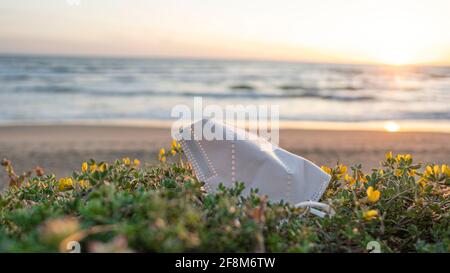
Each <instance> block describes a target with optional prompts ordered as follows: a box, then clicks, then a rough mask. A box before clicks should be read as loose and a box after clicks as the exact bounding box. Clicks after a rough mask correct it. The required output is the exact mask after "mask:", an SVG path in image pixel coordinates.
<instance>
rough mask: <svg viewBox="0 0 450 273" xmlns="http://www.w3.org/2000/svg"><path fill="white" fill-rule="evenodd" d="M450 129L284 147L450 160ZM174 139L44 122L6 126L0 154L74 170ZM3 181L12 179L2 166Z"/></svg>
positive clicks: (303, 135) (347, 160)
mask: <svg viewBox="0 0 450 273" xmlns="http://www.w3.org/2000/svg"><path fill="white" fill-rule="evenodd" d="M449 144H450V134H448V133H425V132H417V133H414V132H396V133H388V132H373V131H332V130H301V129H284V130H281V131H280V145H281V147H283V148H285V149H287V150H289V151H291V152H293V153H296V154H298V155H301V156H303V157H305V158H308V159H310V160H312V161H313V162H315V163H317V164H318V165H333V164H335V163H336V162H337V161H340V162H342V163H344V164H355V163H362V164H363V166H364V168H365V169H366V170H367V169H370V168H372V167H376V166H378V162H379V161H380V160H381V159H382V158H383V157H384V154H385V153H386V151H389V150H392V151H394V152H395V153H411V154H412V155H413V156H414V158H415V159H416V160H418V161H422V162H435V163H447V164H448V163H450V145H449ZM169 145H170V131H169V129H167V128H148V127H124V126H91V125H45V126H44V125H42V126H0V157H1V158H8V159H10V160H12V161H13V164H14V166H15V169H16V171H17V172H22V171H25V170H27V169H29V168H32V167H34V166H41V167H43V168H44V169H45V170H46V171H47V172H53V173H55V174H56V175H57V176H63V175H68V174H70V173H71V171H72V170H74V169H78V168H79V167H80V165H81V163H82V162H83V161H86V160H88V159H89V158H95V159H96V160H97V161H101V160H103V161H109V162H111V161H113V160H115V159H118V158H122V157H124V156H129V157H132V158H139V159H140V160H142V161H143V162H145V163H148V164H151V163H155V162H156V160H155V158H156V153H157V151H158V149H159V148H160V147H167V146H169ZM1 173H2V176H1V179H2V182H0V188H1V184H2V183H3V184H4V182H5V181H6V177H5V172H4V171H3V170H2V172H1Z"/></svg>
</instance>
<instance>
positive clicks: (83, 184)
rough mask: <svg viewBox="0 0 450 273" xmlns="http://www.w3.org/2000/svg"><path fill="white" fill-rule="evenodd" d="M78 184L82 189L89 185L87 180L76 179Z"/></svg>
mask: <svg viewBox="0 0 450 273" xmlns="http://www.w3.org/2000/svg"><path fill="white" fill-rule="evenodd" d="M78 185H80V187H82V188H83V189H87V188H89V187H90V186H91V185H90V184H89V181H87V180H83V179H82V180H78Z"/></svg>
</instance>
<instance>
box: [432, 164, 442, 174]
mask: <svg viewBox="0 0 450 273" xmlns="http://www.w3.org/2000/svg"><path fill="white" fill-rule="evenodd" d="M433 171H434V175H436V176H437V175H439V173H440V172H441V169H440V168H439V165H434V167H433Z"/></svg>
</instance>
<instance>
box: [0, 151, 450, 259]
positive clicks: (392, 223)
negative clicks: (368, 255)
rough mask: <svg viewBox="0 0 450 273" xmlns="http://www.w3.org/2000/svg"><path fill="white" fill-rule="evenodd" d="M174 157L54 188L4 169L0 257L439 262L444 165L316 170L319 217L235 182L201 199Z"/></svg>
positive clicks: (445, 225) (447, 177)
mask: <svg viewBox="0 0 450 273" xmlns="http://www.w3.org/2000/svg"><path fill="white" fill-rule="evenodd" d="M180 153H181V150H180V149H179V146H177V145H176V144H173V145H172V149H171V150H170V153H166V152H165V151H164V150H161V152H160V154H159V159H160V161H161V163H162V164H161V165H160V166H158V167H151V168H150V167H147V168H144V167H142V168H141V167H140V166H139V165H140V162H139V161H138V160H135V161H134V162H132V161H131V160H130V159H128V158H125V159H123V160H121V161H116V162H115V163H114V164H112V165H108V164H106V163H103V162H101V163H96V162H94V161H93V160H91V161H90V162H86V163H83V165H82V168H81V171H78V172H74V174H73V176H72V177H67V178H61V179H57V178H56V177H55V176H54V175H45V174H44V172H43V170H42V169H40V168H37V169H36V170H35V173H36V175H34V176H33V175H32V174H31V173H27V174H24V175H22V176H17V175H16V174H15V173H14V170H13V168H12V165H11V163H10V162H9V161H7V160H4V161H3V165H4V166H5V168H6V170H7V171H8V174H9V176H10V180H11V181H10V187H9V189H8V190H7V191H6V192H5V193H3V194H2V195H1V196H0V252H57V251H61V252H66V251H68V249H69V248H70V247H71V245H70V242H71V241H77V242H80V243H81V251H83V252H84V251H90V252H105V251H107V252H113V251H118V252H144V251H145V252H181V251H186V252H197V251H202V252H205V251H207V252H208V251H214V252H222V251H223V252H366V251H367V250H366V245H367V243H368V242H370V241H378V242H379V243H380V244H381V249H382V251H383V252H416V251H417V252H450V231H449V221H448V220H449V205H450V202H449V195H450V187H449V185H450V169H449V167H448V166H446V165H443V166H438V165H431V166H426V167H422V166H421V165H420V164H415V163H413V159H412V158H411V156H410V155H397V156H395V157H394V156H393V155H392V154H391V153H388V154H387V155H386V160H385V161H383V162H382V164H381V166H380V168H378V169H374V170H373V171H372V172H371V173H369V174H364V173H363V172H362V171H361V166H355V167H352V168H351V169H347V167H345V166H342V165H337V166H336V167H335V168H328V167H322V168H323V169H324V170H325V171H327V172H329V173H330V174H331V175H332V181H331V183H330V186H329V188H328V190H327V191H326V193H325V195H324V197H323V198H322V202H326V203H329V204H330V205H331V206H332V207H333V208H334V210H335V211H336V214H335V216H334V217H326V218H323V219H322V218H318V217H316V216H314V215H312V214H310V213H309V212H308V211H307V209H304V208H294V207H293V206H291V205H289V204H286V203H270V202H268V199H267V197H265V196H260V195H258V193H257V191H252V193H251V194H250V195H249V196H247V197H240V196H239V194H240V193H241V192H242V190H243V184H239V183H237V184H236V185H235V187H233V188H224V187H220V188H219V190H218V191H217V193H214V194H206V193H205V191H204V189H203V187H202V185H203V184H202V182H200V181H198V180H197V179H196V178H195V176H194V175H193V173H192V170H191V169H190V167H189V166H188V165H187V164H186V163H183V162H182V161H181V157H179V158H178V156H179V155H180ZM175 157H177V160H174V159H175ZM166 159H167V161H166ZM175 162H176V163H175ZM421 169H424V171H423V172H421V171H420V170H421Z"/></svg>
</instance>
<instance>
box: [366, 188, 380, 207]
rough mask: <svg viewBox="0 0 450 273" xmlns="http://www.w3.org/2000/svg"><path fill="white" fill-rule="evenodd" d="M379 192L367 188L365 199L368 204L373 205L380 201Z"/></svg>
mask: <svg viewBox="0 0 450 273" xmlns="http://www.w3.org/2000/svg"><path fill="white" fill-rule="evenodd" d="M380 195H381V192H380V191H379V190H374V189H373V187H372V186H370V187H368V188H367V199H369V201H370V202H372V203H375V202H377V201H378V199H380Z"/></svg>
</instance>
